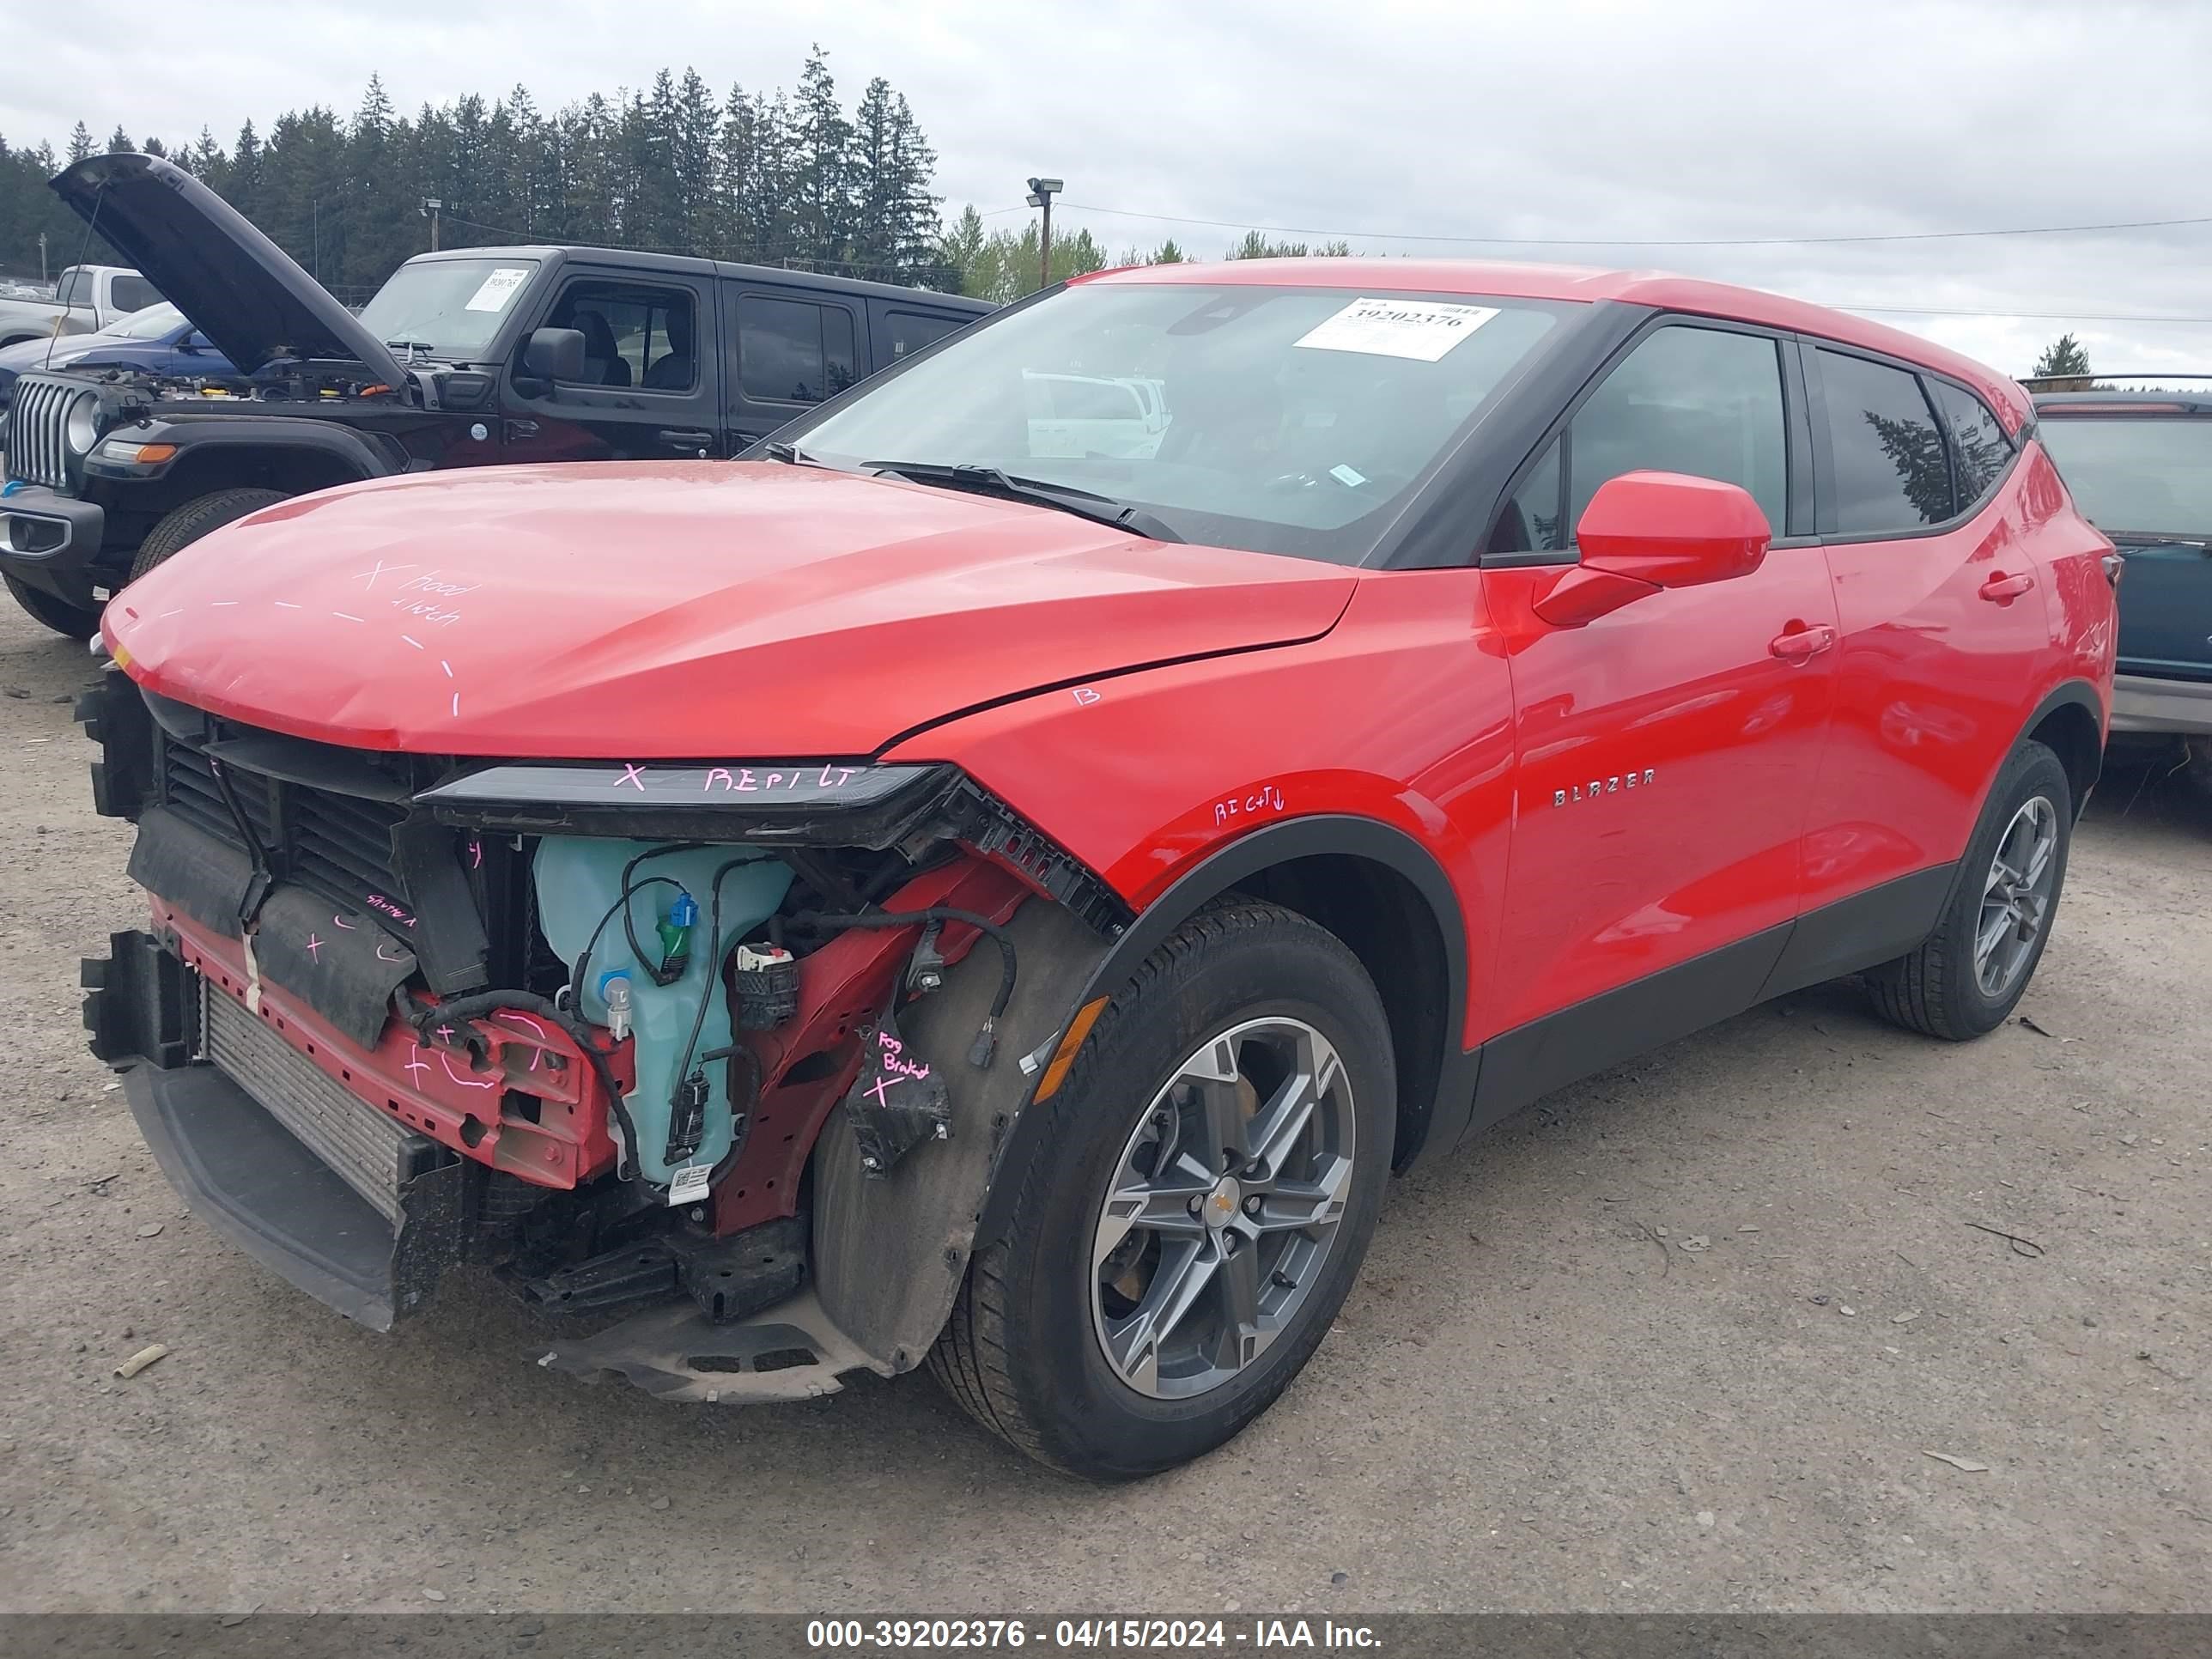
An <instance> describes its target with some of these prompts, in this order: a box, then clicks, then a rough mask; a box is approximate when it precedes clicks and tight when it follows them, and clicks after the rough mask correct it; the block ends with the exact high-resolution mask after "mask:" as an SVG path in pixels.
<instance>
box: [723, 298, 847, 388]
mask: <svg viewBox="0 0 2212 1659" xmlns="http://www.w3.org/2000/svg"><path fill="white" fill-rule="evenodd" d="M853 359H854V353H853V313H851V312H849V311H848V310H846V309H845V307H842V306H821V305H816V304H814V303H813V302H812V301H806V300H771V299H769V298H768V297H766V296H765V295H757V294H747V295H741V296H740V297H739V298H738V385H739V386H743V387H744V393H745V396H746V397H748V398H759V399H761V400H762V401H763V402H766V403H773V404H818V403H820V402H821V401H822V400H823V398H834V397H836V395H837V393H839V392H842V391H843V390H844V389H845V388H846V387H847V386H850V385H852V384H853V382H854V380H858V379H859V378H860V376H859V374H858V373H857V372H856V370H855V368H854V361H853Z"/></svg>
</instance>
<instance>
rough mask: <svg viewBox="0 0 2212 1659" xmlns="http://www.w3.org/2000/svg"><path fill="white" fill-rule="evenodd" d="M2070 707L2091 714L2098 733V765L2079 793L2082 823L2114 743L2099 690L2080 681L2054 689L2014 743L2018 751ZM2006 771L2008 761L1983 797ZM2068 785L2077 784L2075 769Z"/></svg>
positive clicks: (2076, 805)
mask: <svg viewBox="0 0 2212 1659" xmlns="http://www.w3.org/2000/svg"><path fill="white" fill-rule="evenodd" d="M2068 707H2072V708H2079V709H2081V711H2082V712H2083V713H2084V714H2087V715H2088V717H2089V720H2090V722H2091V724H2092V725H2093V726H2095V727H2096V729H2097V752H2096V755H2095V757H2094V758H2093V764H2092V765H2091V767H2090V769H2089V781H2088V782H2087V784H2085V785H2084V786H2083V787H2081V788H2080V789H2077V790H2076V791H2075V799H2074V817H2075V820H2076V821H2077V822H2078V821H2079V820H2080V818H2081V812H2082V809H2083V808H2085V807H2086V806H2087V805H2088V804H2089V792H2090V790H2092V789H2093V788H2095V787H2096V785H2097V780H2098V779H2099V778H2100V776H2101V775H2103V773H2104V769H2105V748H2106V744H2107V743H2108V742H2109V741H2110V736H2109V733H2108V732H2107V731H2106V722H2105V704H2104V702H2103V700H2102V699H2101V698H2100V697H2099V696H2097V688H2096V687H2095V686H2093V685H2092V684H2089V682H2088V681H2087V680H2079V679H2075V680H2065V681H2062V682H2061V683H2060V684H2057V685H2056V686H2054V687H2053V688H2052V689H2051V690H2050V691H2049V692H2048V693H2046V694H2045V696H2044V699H2043V701H2042V702H2039V703H2037V704H2036V705H2035V712H2034V713H2033V714H2030V715H2029V716H2028V717H2027V720H2025V721H2023V722H2022V723H2021V728H2020V735H2019V737H2017V738H2015V739H2014V740H2013V746H2014V748H2017V747H2019V745H2020V744H2021V742H2022V741H2024V740H2025V739H2026V738H2027V736H2028V734H2029V733H2030V732H2033V731H2034V730H2035V729H2036V727H2038V726H2041V725H2042V724H2043V722H2044V721H2045V720H2049V719H2050V718H2051V715H2053V714H2056V713H2057V712H2058V710H2060V709H2061V708H2068ZM2011 753H2012V750H2009V749H2008V750H2006V751H2005V754H2006V757H2009V756H2010V755H2011ZM2058 759H2059V762H2060V763H2061V764H2062V765H2063V764H2064V763H2065V761H2066V757H2065V756H2063V755H2061V756H2060V757H2058ZM2003 770H2004V761H2003V760H2002V759H2000V760H1999V761H1998V763H1997V769H1996V771H1995V772H1992V773H1990V778H1989V781H1988V783H1987V784H1986V785H1984V789H1983V793H1984V795H1986V794H1987V793H1988V792H1989V791H1990V789H1993V788H1995V787H1996V781H1997V775H1998V773H2001V772H2002V771H2003ZM2067 781H2068V782H2069V783H2071V782H2072V781H2073V769H2072V768H2071V767H2068V768H2067Z"/></svg>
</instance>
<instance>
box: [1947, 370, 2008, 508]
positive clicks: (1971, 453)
mask: <svg viewBox="0 0 2212 1659" xmlns="http://www.w3.org/2000/svg"><path fill="white" fill-rule="evenodd" d="M1932 385H1933V386H1934V387H1935V392H1936V408H1937V409H1938V410H1942V415H1943V425H1944V428H1945V429H1946V430H1947V431H1948V432H1949V434H1950V435H1951V470H1952V471H1953V473H1954V476H1955V482H1956V483H1957V485H1958V504H1957V505H1958V510H1959V511H1960V512H1964V511H1966V508H1968V507H1972V506H1974V505H1976V504H1977V503H1978V502H1979V501H1980V500H1981V499H1982V497H1983V496H1984V495H1988V494H1989V493H1990V485H1992V484H1994V483H1996V481H1997V479H1998V477H2000V476H2001V475H2002V473H2003V471H2004V470H2005V468H2007V467H2008V466H2009V465H2012V444H2011V442H2010V441H2008V439H2007V438H2006V437H2005V435H2004V428H2002V427H2001V426H1999V425H1998V424H1997V417H1996V416H1994V415H1992V414H1990V410H1989V405H1988V404H1984V402H1983V401H1982V400H1981V399H1980V398H1977V397H1976V396H1974V394H1973V393H1972V392H1967V391H1966V390H1964V389H1962V388H1961V387H1959V386H1950V385H1948V384H1946V383H1945V382H1944V381H1942V380H1936V381H1934V382H1932Z"/></svg>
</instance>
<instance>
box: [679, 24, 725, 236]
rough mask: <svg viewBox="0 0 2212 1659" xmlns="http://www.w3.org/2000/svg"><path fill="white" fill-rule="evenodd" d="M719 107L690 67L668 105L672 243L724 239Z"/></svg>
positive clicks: (696, 72)
mask: <svg viewBox="0 0 2212 1659" xmlns="http://www.w3.org/2000/svg"><path fill="white" fill-rule="evenodd" d="M720 125H721V110H720V106H718V105H717V104H716V102H715V101H714V93H713V92H712V91H711V90H709V89H708V85H707V83H706V82H704V81H703V80H702V79H701V78H700V76H699V71H698V70H695V69H691V68H690V67H688V66H687V67H686V68H685V70H684V78H683V79H682V80H681V81H679V82H677V85H676V96H675V99H674V100H673V104H672V106H671V109H670V111H669V167H670V174H671V181H672V183H673V185H674V188H675V199H674V201H673V203H672V204H671V214H670V222H669V227H668V229H669V233H670V234H669V236H668V246H671V247H673V248H678V249H684V250H689V251H691V252H713V251H714V249H715V247H716V246H717V245H718V244H719V243H720V241H721V240H722V239H723V234H724V232H723V228H722V225H721V223H720V214H719V213H718V212H717V211H716V209H715V190H714V182H715V180H714V172H715V168H714V141H715V139H716V137H719V136H720V131H719V130H720Z"/></svg>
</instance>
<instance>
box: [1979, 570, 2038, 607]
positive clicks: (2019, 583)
mask: <svg viewBox="0 0 2212 1659" xmlns="http://www.w3.org/2000/svg"><path fill="white" fill-rule="evenodd" d="M2033 586H2035V577H2034V576H2033V574H2027V573H2023V574H2021V575H2017V576H2008V575H2006V574H2004V572H2003V571H2002V570H2000V571H1998V572H1997V574H1996V575H1994V576H1992V577H1990V579H1989V580H1987V581H1985V582H1984V583H1983V584H1982V585H1981V586H1980V587H1979V588H1978V589H1976V590H1975V591H1976V592H1978V593H1979V594H1980V595H1981V597H1982V598H1984V599H1989V600H1990V601H1992V602H1993V603H1995V604H1997V605H2002V604H2004V603H2005V602H2006V601H2007V600H2008V599H2018V598H2019V597H2020V596H2021V594H2023V593H2025V592H2027V590H2028V589H2029V588H2031V587H2033Z"/></svg>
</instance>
